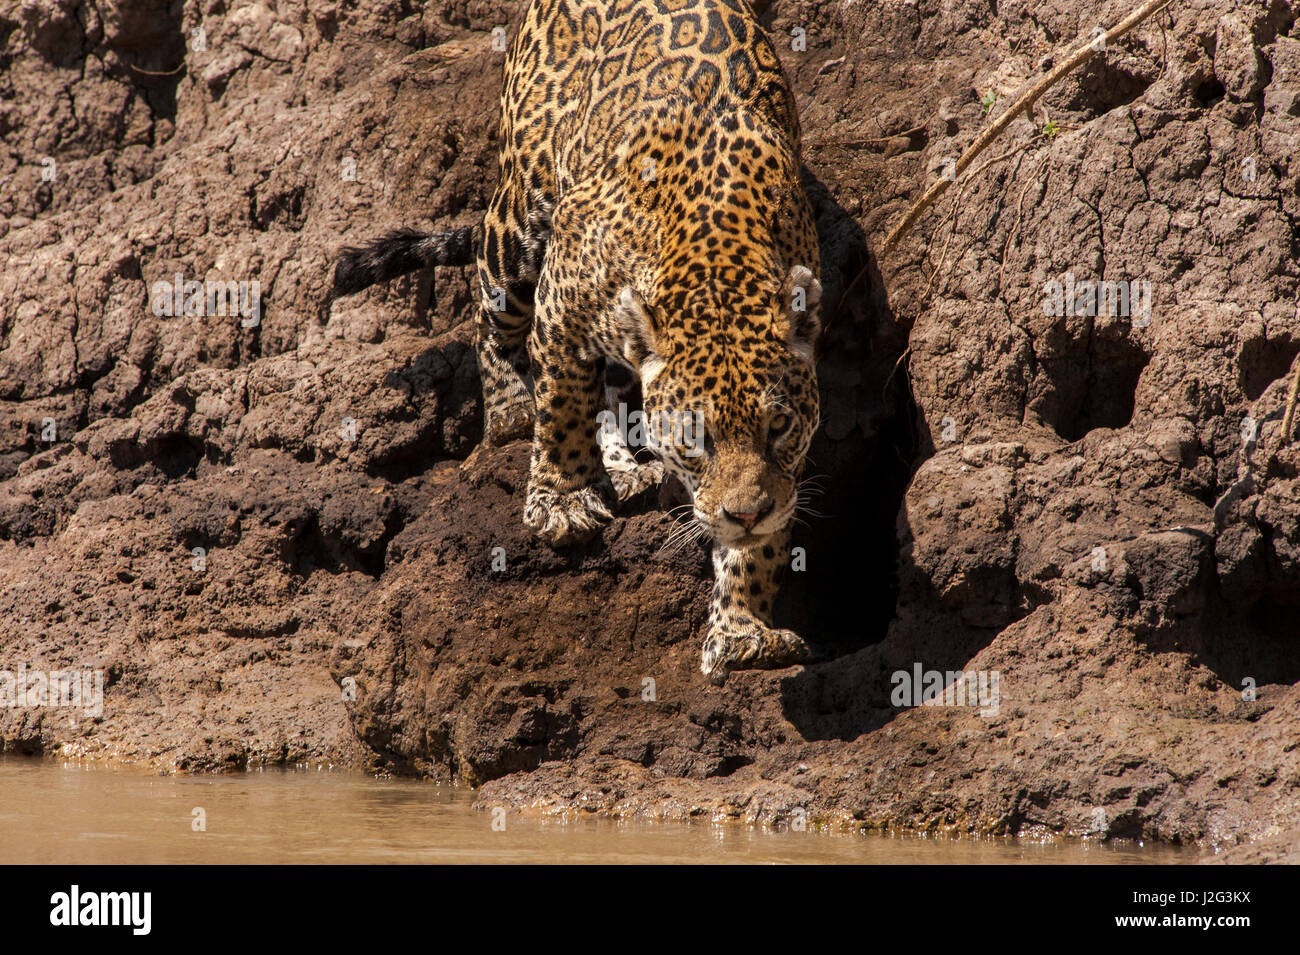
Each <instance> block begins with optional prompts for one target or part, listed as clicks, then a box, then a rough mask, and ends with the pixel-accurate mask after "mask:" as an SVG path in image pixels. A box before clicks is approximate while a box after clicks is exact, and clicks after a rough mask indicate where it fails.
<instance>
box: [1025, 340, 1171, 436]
mask: <svg viewBox="0 0 1300 955" xmlns="http://www.w3.org/2000/svg"><path fill="white" fill-rule="evenodd" d="M1150 360H1151V358H1150V356H1149V355H1147V353H1146V352H1145V351H1143V349H1142V348H1141V347H1140V346H1138V345H1137V344H1136V343H1134V342H1132V341H1130V340H1128V339H1127V338H1119V337H1109V336H1108V337H1103V338H1099V339H1094V340H1093V341H1092V342H1091V343H1090V344H1089V350H1088V360H1087V362H1086V363H1085V364H1084V365H1083V367H1080V365H1081V363H1080V361H1079V356H1078V355H1065V356H1063V357H1062V358H1060V359H1058V360H1042V361H1040V362H1039V367H1040V369H1041V370H1042V371H1043V372H1044V373H1045V374H1046V375H1047V377H1048V378H1049V380H1050V384H1049V386H1048V388H1047V389H1046V390H1045V392H1044V393H1043V394H1042V395H1040V396H1039V397H1037V398H1035V399H1034V400H1032V401H1031V402H1030V404H1029V410H1030V411H1033V412H1035V413H1036V414H1037V415H1038V416H1039V417H1040V418H1041V419H1042V420H1043V422H1044V423H1045V424H1046V425H1047V426H1048V427H1050V428H1051V429H1052V430H1053V431H1055V432H1056V433H1057V434H1058V435H1060V436H1061V437H1062V438H1063V439H1064V440H1066V441H1078V440H1079V439H1080V438H1082V437H1083V436H1084V435H1086V434H1087V433H1088V432H1090V431H1093V430H1095V429H1097V428H1123V427H1126V426H1127V425H1128V423H1129V422H1130V421H1132V420H1133V407H1134V404H1135V402H1136V396H1137V387H1138V382H1139V380H1140V379H1141V378H1142V372H1143V371H1144V370H1145V369H1146V366H1147V363H1148V362H1149V361H1150Z"/></svg>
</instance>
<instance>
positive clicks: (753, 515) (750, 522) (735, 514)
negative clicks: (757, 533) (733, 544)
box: [722, 504, 772, 530]
mask: <svg viewBox="0 0 1300 955" xmlns="http://www.w3.org/2000/svg"><path fill="white" fill-rule="evenodd" d="M722 513H723V515H724V516H726V517H729V518H730V519H731V520H733V521H735V522H736V523H737V524H739V525H740V526H741V527H743V528H745V530H750V529H752V528H753V526H754V525H755V524H757V523H758V522H759V521H761V520H762V519H763V518H765V517H767V515H769V514H771V513H772V505H771V504H768V505H767V506H766V507H764V508H762V509H761V510H757V511H733V510H731V509H729V508H727V507H726V506H724V507H723V508H722Z"/></svg>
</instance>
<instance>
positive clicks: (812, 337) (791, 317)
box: [783, 265, 822, 361]
mask: <svg viewBox="0 0 1300 955" xmlns="http://www.w3.org/2000/svg"><path fill="white" fill-rule="evenodd" d="M783 296H784V299H785V309H786V329H785V339H786V342H787V343H788V344H789V345H790V350H791V351H792V352H794V353H795V354H796V355H798V356H799V357H800V358H802V359H803V360H804V361H813V360H814V359H813V354H814V352H815V351H816V348H817V339H818V337H819V336H820V335H821V330H822V323H821V317H820V316H821V310H820V308H819V307H818V306H819V305H820V304H821V300H822V283H821V282H819V281H817V276H815V275H813V274H812V269H810V268H808V266H806V265H796V266H795V267H794V268H792V269H791V270H790V274H789V275H788V276H786V280H785V287H784V291H783Z"/></svg>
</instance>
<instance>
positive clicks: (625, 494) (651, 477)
mask: <svg viewBox="0 0 1300 955" xmlns="http://www.w3.org/2000/svg"><path fill="white" fill-rule="evenodd" d="M609 480H610V482H611V483H612V484H613V485H614V493H615V496H616V497H617V498H618V503H620V504H622V503H624V502H626V501H628V500H630V499H632V498H634V497H636V496H637V495H638V494H640V493H641V492H642V491H644V490H647V489H648V488H652V487H658V486H659V485H660V484H662V483H663V481H664V466H663V464H662V463H661V462H659V461H650V462H647V463H645V464H637V465H635V466H633V467H632V468H630V469H628V470H623V471H618V470H610V472H609Z"/></svg>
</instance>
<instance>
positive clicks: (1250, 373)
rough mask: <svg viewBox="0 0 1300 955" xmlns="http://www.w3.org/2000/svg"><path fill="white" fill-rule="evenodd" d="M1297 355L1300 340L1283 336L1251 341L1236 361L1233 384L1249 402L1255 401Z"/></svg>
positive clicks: (1244, 346) (1243, 348)
mask: <svg viewBox="0 0 1300 955" xmlns="http://www.w3.org/2000/svg"><path fill="white" fill-rule="evenodd" d="M1297 354H1300V337H1292V336H1291V334H1290V333H1289V332H1288V333H1284V334H1282V335H1279V336H1277V337H1276V338H1251V339H1249V340H1247V341H1246V342H1245V343H1243V344H1242V346H1241V354H1240V355H1239V356H1238V359H1237V384H1238V385H1239V386H1240V388H1241V390H1242V391H1243V392H1244V393H1245V395H1246V398H1247V399H1249V400H1250V401H1258V400H1259V397H1260V395H1262V394H1263V393H1264V392H1265V391H1267V390H1268V386H1269V385H1271V384H1272V383H1273V382H1275V381H1277V380H1278V379H1279V378H1281V377H1283V376H1284V375H1285V374H1286V373H1287V372H1288V371H1290V370H1291V364H1292V362H1294V361H1295V356H1296V355H1297Z"/></svg>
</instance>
